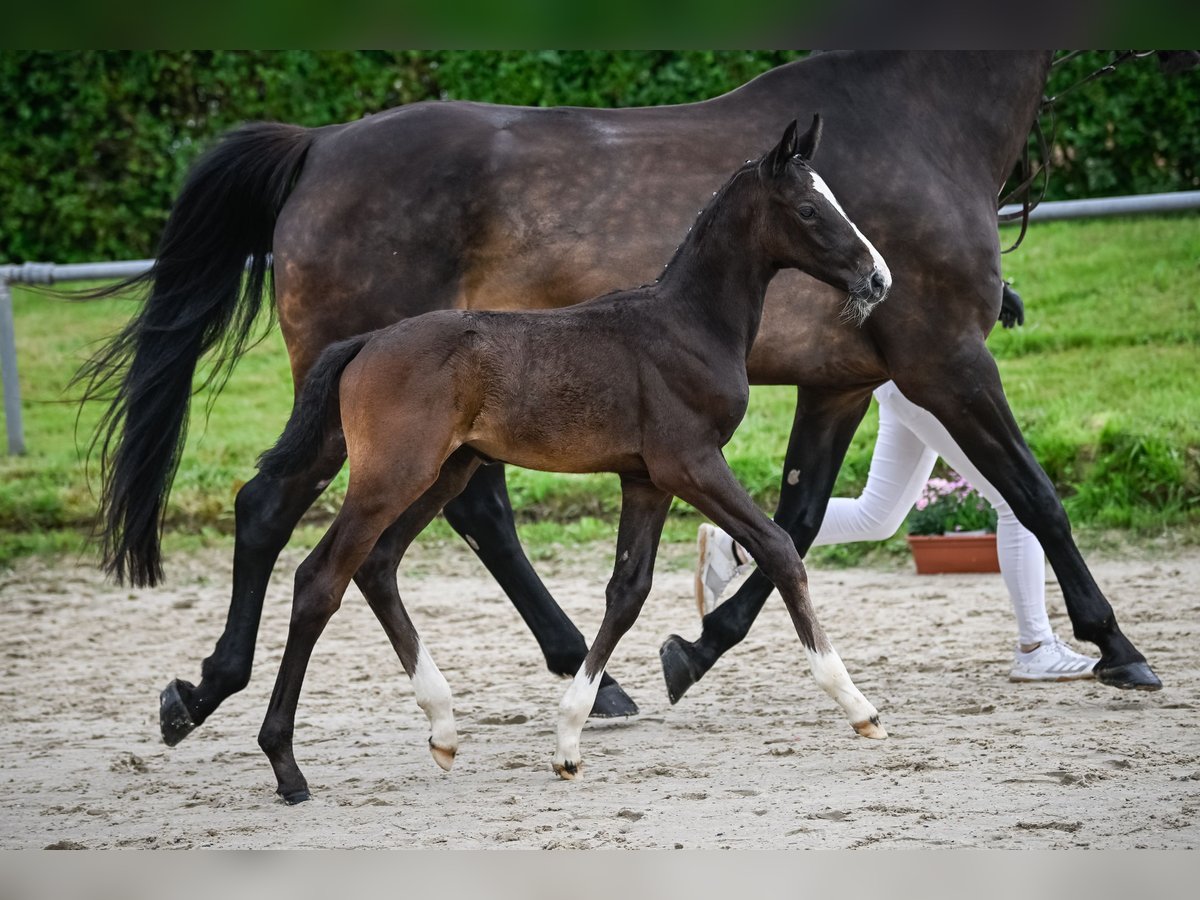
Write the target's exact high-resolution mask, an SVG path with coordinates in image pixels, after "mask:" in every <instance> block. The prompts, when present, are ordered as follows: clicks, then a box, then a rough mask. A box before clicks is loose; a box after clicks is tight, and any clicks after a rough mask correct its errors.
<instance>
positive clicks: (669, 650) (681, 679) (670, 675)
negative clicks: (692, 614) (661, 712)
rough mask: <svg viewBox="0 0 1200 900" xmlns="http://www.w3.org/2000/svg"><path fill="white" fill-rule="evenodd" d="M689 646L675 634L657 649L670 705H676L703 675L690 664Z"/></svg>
mask: <svg viewBox="0 0 1200 900" xmlns="http://www.w3.org/2000/svg"><path fill="white" fill-rule="evenodd" d="M690 648H691V645H690V644H689V643H688V642H687V641H685V640H684V639H683V638H681V637H680V636H679V635H677V634H673V635H671V636H670V637H669V638H667V639H666V640H665V641H663V645H662V646H661V647H659V648H658V656H659V658H660V659H661V660H662V667H663V678H665V679H666V681H667V696H668V697H670V698H671V703H672V704H674V703H678V702H679V698H680V697H682V696H683V695H684V694H686V693H687V689H688V688H690V687H691V686H692V685H693V684H695V683H696V682H697V681H699V680H700V676H701V675H703V674H704V673H703V672H701V671H699V670H698V668H697V667H696V666H695V665H694V664H693V663H692V660H691V656H690Z"/></svg>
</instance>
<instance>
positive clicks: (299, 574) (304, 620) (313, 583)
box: [292, 559, 342, 627]
mask: <svg viewBox="0 0 1200 900" xmlns="http://www.w3.org/2000/svg"><path fill="white" fill-rule="evenodd" d="M341 605H342V600H341V596H340V594H339V592H337V591H335V590H334V586H333V584H332V582H331V580H330V578H329V576H328V574H327V571H326V567H324V566H322V565H320V564H319V563H314V562H313V561H312V560H311V559H306V560H305V561H304V562H302V563H301V564H300V566H299V568H297V569H296V582H295V589H294V593H293V599H292V624H293V625H294V626H302V627H303V626H309V625H312V624H314V623H318V624H323V623H324V622H326V621H327V620H328V619H329V617H330V616H332V615H333V614H334V613H335V612H337V611H338V608H339V607H340V606H341Z"/></svg>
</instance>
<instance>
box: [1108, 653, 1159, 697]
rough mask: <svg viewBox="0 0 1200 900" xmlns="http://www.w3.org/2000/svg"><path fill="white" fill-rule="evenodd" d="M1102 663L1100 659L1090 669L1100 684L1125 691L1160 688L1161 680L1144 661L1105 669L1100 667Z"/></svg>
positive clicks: (1155, 689)
mask: <svg viewBox="0 0 1200 900" xmlns="http://www.w3.org/2000/svg"><path fill="white" fill-rule="evenodd" d="M1103 664H1104V661H1103V660H1101V661H1100V662H1098V663H1096V668H1095V669H1093V670H1092V671H1093V672H1095V673H1096V680H1098V681H1099V682H1100V683H1101V684H1107V685H1108V686H1109V687H1115V688H1121V689H1122V690H1126V691H1131V690H1132V691H1160V690H1162V682H1161V681H1159V680H1158V676H1157V675H1155V674H1154V670H1153V669H1151V668H1150V664H1149V663H1147V662H1145V661H1142V662H1131V663H1125V665H1123V666H1112V667H1111V668H1107V669H1104V668H1101V666H1102V665H1103Z"/></svg>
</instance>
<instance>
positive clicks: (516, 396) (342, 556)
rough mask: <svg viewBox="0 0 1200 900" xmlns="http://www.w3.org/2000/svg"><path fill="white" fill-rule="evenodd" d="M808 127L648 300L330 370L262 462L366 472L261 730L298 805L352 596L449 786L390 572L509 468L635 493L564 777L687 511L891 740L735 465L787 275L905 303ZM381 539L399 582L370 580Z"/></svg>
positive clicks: (303, 600)
mask: <svg viewBox="0 0 1200 900" xmlns="http://www.w3.org/2000/svg"><path fill="white" fill-rule="evenodd" d="M796 130H797V129H796V123H795V122H792V123H791V124H790V125H789V126H788V127H787V130H786V131H785V132H784V135H783V138H782V140H781V141H780V142H779V143H778V144H777V145H776V146H775V147H774V149H772V150H771V151H770V152H768V153H767V154H765V155H764V156H763V157H761V158H760V159H755V160H752V161H750V162H748V163H746V164H745V165H743V166H741V167H740V168H739V169H738V170H737V171H736V172H735V173H734V175H733V176H732V178H730V180H729V181H728V182H726V184H725V186H724V187H722V188H721V189H720V190H719V191H717V192H716V194H715V197H714V199H713V200H712V201H711V202H710V203H709V204H708V205H707V206H706V207H705V208H704V209H703V210H702V211H701V213H700V215H699V217H698V218H697V220H696V223H695V225H694V226H693V227H692V228H691V229H690V230H689V232H688V235H687V237H686V238H685V240H684V242H683V243H682V244H681V245H680V247H679V249H678V250H677V251H676V253H675V255H674V257H673V258H672V259H671V262H670V263H669V264H668V265H667V267H666V268H665V270H664V271H663V273H662V275H661V276H660V277H659V279H658V280H657V281H655V282H654V283H652V284H647V285H644V286H642V287H640V288H636V289H634V290H629V291H619V292H615V293H609V294H605V295H604V296H601V297H597V298H595V299H593V300H590V301H588V302H586V303H581V304H579V305H577V306H571V307H569V308H567V309H565V310H551V311H537V312H527V311H526V312H520V311H509V312H478V311H474V310H444V311H437V312H430V313H428V314H426V315H423V316H418V317H416V318H413V319H406V320H404V321H401V322H399V323H397V324H395V325H391V326H389V327H387V328H384V329H381V330H379V331H375V332H373V333H371V334H366V335H361V336H358V337H354V338H351V339H349V340H346V341H342V342H340V343H337V344H334V345H333V346H331V347H329V348H328V349H326V350H325V351H324V353H322V355H321V356H320V357H319V358H318V360H317V362H316V364H315V365H314V366H313V367H312V369H311V371H310V372H309V374H308V378H307V380H306V382H305V385H304V388H303V390H302V392H301V394H300V397H299V400H298V402H297V403H296V406H295V408H294V410H293V412H292V417H291V419H290V420H289V421H288V424H287V427H286V428H285V429H284V432H283V435H282V436H281V437H280V438H279V442H278V443H277V444H276V445H275V447H274V448H273V449H272V450H270V451H268V452H267V453H266V454H264V455H263V458H262V460H261V464H260V468H261V470H262V471H263V472H265V473H268V474H270V475H272V476H274V477H276V478H286V477H287V476H289V475H292V474H295V473H297V472H305V471H308V469H309V468H310V467H311V466H312V464H313V462H314V461H315V459H316V458H317V457H318V456H319V455H320V453H321V451H322V448H323V447H324V446H325V445H326V444H327V443H328V442H329V441H331V440H333V441H336V440H339V438H340V439H344V441H345V448H346V454H347V456H348V458H349V460H350V483H349V486H348V488H347V490H346V500H345V503H344V504H343V505H342V508H341V510H340V511H339V512H338V514H337V517H336V518H335V519H334V521H333V524H332V525H331V526H330V528H329V531H328V532H327V533H326V535H325V537H323V538H322V539H321V541H320V543H318V544H317V546H316V548H315V549H314V550H313V551H312V553H311V554H310V555H309V556H308V558H307V559H306V560H305V561H304V562H303V563H302V564H301V565H300V568H299V569H298V570H297V571H296V588H295V594H294V597H293V601H292V604H293V605H292V618H291V624H290V626H289V629H288V638H287V645H286V646H285V648H284V651H283V660H282V662H281V663H280V667H279V676H278V678H277V680H276V682H275V690H274V692H273V693H272V695H271V702H270V706H269V707H268V709H267V715H266V719H265V720H264V722H263V726H262V730H261V732H260V733H259V745H260V746H261V747H262V749H263V751H264V752H265V753H266V754H267V757H268V758H269V759H270V761H271V765H272V767H273V768H274V770H275V775H276V778H277V779H278V791H279V794H280V795H281V796H282V797H283V798H284V799H285V800H286V801H288V802H289V803H297V802H300V801H303V800H307V799H308V798H309V792H308V784H307V782H306V781H305V778H304V776H303V774H302V773H301V772H300V769H299V767H298V766H297V765H296V759H295V755H294V753H293V748H292V736H293V731H294V729H295V717H296V703H297V700H298V699H299V696H300V690H301V685H302V683H303V681H304V672H305V668H306V665H307V662H308V658H309V656H310V654H311V653H312V649H313V646H314V645H315V643H316V641H317V639H318V638H319V636H320V634H321V631H322V629H323V628H324V627H325V623H326V622H328V621H329V617H330V616H331V615H333V613H334V612H335V611H336V610H337V609H338V607H339V605H340V603H341V598H342V595H343V593H344V592H345V590H346V587H347V585H348V584H349V582H350V579H351V578H354V579H355V580H356V581H357V582H358V584H359V586H360V587H361V588H362V590H363V593H364V595H365V596H366V597H367V598H368V602H369V603H370V606H371V609H372V611H373V612H374V613H375V615H376V617H377V618H378V619H379V621H380V623H381V624H382V625H383V628H384V630H385V631H386V632H387V635H388V638H389V639H390V640H391V642H392V646H393V647H394V648H395V650H396V653H397V655H398V656H399V657H400V661H401V664H402V665H403V666H404V670H405V671H406V672H407V673H408V675H409V677H410V678H411V679H412V681H413V686H414V692H415V694H416V698H417V702H418V704H419V705H420V706H421V707H422V708H423V709H424V710H425V713H426V715H427V716H428V717H429V723H430V730H431V736H430V738H429V747H430V751H431V752H432V753H433V756H434V759H435V761H436V762H437V763H438V765H440V766H441V767H442V768H443V769H449V768H450V766H451V764H452V763H453V760H454V755H455V752H456V750H457V748H458V738H457V735H456V732H455V728H454V716H453V711H452V708H451V700H450V688H449V686H448V685H447V683H446V680H445V678H444V677H443V676H442V675H441V673H440V672H439V671H438V669H437V666H436V665H434V662H433V659H432V658H431V656H430V654H429V652H428V651H427V650H426V649H425V648H424V646H423V645H422V644H421V641H420V639H419V638H418V637H417V633H416V630H415V629H414V627H413V624H412V622H411V621H410V620H409V618H408V615H407V614H406V613H405V611H404V605H403V603H402V602H401V600H400V594H399V592H398V591H397V589H396V577H395V576H396V572H395V567H394V566H393V565H392V564H391V561H393V560H398V559H400V558H401V557H403V555H404V551H405V550H406V549H407V547H408V545H409V544H410V543H411V542H412V540H413V539H414V538H415V537H416V536H417V534H418V533H420V531H421V530H422V529H423V528H424V527H425V526H426V525H428V524H429V522H430V521H431V520H432V518H433V517H434V516H435V515H437V513H438V511H439V510H440V509H441V508H442V506H443V504H444V503H445V502H446V501H447V500H449V499H451V498H453V497H455V496H457V495H458V494H459V493H460V492H461V491H462V489H463V487H464V485H465V484H466V482H467V480H468V479H469V478H470V477H471V475H472V474H474V472H475V470H476V468H478V467H479V465H480V464H481V462H485V461H492V460H502V461H504V462H509V463H514V464H516V465H520V466H525V467H527V468H535V469H542V470H547V471H555V472H616V473H618V474H619V475H620V476H621V521H620V526H619V528H618V532H617V547H616V563H615V566H614V569H613V574H612V578H611V579H610V580H609V583H608V588H607V590H606V591H605V609H604V618H603V621H602V622H601V624H600V629H599V631H598V632H597V634H596V639H595V641H594V642H593V643H592V647H591V650H589V651H588V654H587V657H586V658H585V659H584V661H583V665H582V666H581V667H580V668H579V671H578V672H577V673H576V675H575V678H574V680H573V681H572V682H571V685H570V687H568V688H567V692H566V694H565V695H564V697H563V699H562V702H561V704H560V705H559V710H558V747H557V750H556V752H555V756H554V762H553V766H554V771H555V772H557V773H558V774H559V775H560V776H561V777H563V778H566V779H571V778H574V777H575V776H576V774H577V773H578V772H579V768H580V765H581V763H582V758H581V756H580V752H579V737H580V732H581V730H582V728H583V724H584V722H585V720H586V719H587V716H588V712H589V710H591V708H592V704H593V703H594V701H595V698H596V693H597V691H598V690H599V686H600V677H601V675H602V674H603V672H604V667H605V664H606V663H607V662H608V659H609V657H610V655H611V654H612V652H613V649H614V648H615V647H616V644H617V642H618V641H619V640H620V639H621V637H622V635H624V634H625V632H627V631H628V630H629V628H630V627H632V625H633V623H634V622H635V621H636V619H637V616H638V613H639V612H640V610H641V607H642V603H643V602H644V601H645V599H646V596H647V594H648V593H649V592H650V584H651V579H652V576H653V572H654V557H655V554H656V552H657V550H658V542H659V537H660V535H661V533H662V527H663V523H664V522H665V521H666V517H667V511H668V510H669V508H670V505H671V498H672V496H677V497H680V498H682V499H684V500H686V501H687V502H689V503H691V504H692V505H693V506H695V507H696V508H697V509H700V510H702V511H703V512H704V513H705V514H706V515H708V516H710V517H711V518H713V519H714V520H715V521H717V522H720V523H721V524H722V526H724V527H726V528H728V529H729V530H730V532H731V533H733V534H736V535H737V536H738V539H739V540H745V541H747V544H746V546H747V547H752V548H753V550H752V551H751V552H753V553H755V559H756V560H757V559H761V563H760V564H761V565H763V566H764V567H765V568H766V570H767V571H768V572H769V573H770V575H771V579H772V581H773V582H774V584H775V585H776V586H777V587H778V588H779V592H780V593H781V594H782V595H783V599H784V602H785V604H786V605H787V608H788V612H789V613H790V614H791V616H792V621H793V623H794V624H795V626H796V633H797V634H798V635H799V636H800V640H801V642H802V643H803V644H804V649H805V651H806V653H807V654H808V659H809V663H810V665H811V667H812V672H813V676H814V678H815V679H816V682H817V684H818V685H820V686H821V688H822V689H824V690H825V692H826V693H827V694H829V696H830V697H832V698H833V699H834V700H835V701H836V702H837V703H838V705H839V706H841V707H842V709H843V710H844V711H845V712H846V715H847V716H848V717H849V719H850V722H851V724H852V725H853V726H854V729H855V730H856V731H857V732H858V733H859V734H862V735H864V736H866V737H872V738H883V737H886V736H887V732H886V731H884V729H883V727H882V726H881V725H880V723H879V716H878V713H877V712H876V710H875V707H874V706H872V705H871V704H870V703H869V702H868V701H867V699H866V698H865V697H864V696H863V695H862V694H861V693H860V692H859V691H858V689H857V688H856V687H855V686H854V684H853V682H852V681H851V680H850V676H849V675H848V674H847V672H846V667H845V666H844V665H843V664H842V661H841V659H840V657H838V655H837V653H836V651H835V650H834V649H833V647H832V645H831V644H830V643H829V640H828V638H827V637H826V636H825V633H824V631H823V630H822V628H821V625H820V623H819V622H818V621H817V619H816V616H815V615H814V613H813V609H812V605H811V603H810V602H809V596H808V580H807V577H806V576H805V572H804V563H803V562H801V560H800V555H799V553H797V551H796V547H795V545H794V544H793V543H792V541H791V538H790V537H789V536H788V534H787V532H785V531H784V530H783V529H782V528H780V527H779V526H778V525H776V524H775V523H774V522H772V521H771V520H770V519H769V518H767V516H766V515H765V514H763V513H762V512H761V511H760V510H759V509H758V508H757V507H756V506H755V505H754V502H753V500H751V498H750V496H749V495H748V494H747V493H746V491H745V489H744V488H742V486H741V485H740V484H738V482H737V479H736V478H734V476H733V473H732V472H731V471H730V469H729V467H728V465H726V463H725V458H724V456H723V455H722V453H721V447H722V446H724V444H725V443H726V442H727V441H728V440H729V438H730V437H732V436H733V432H734V429H735V428H737V426H738V423H740V422H741V420H742V416H743V415H744V414H745V412H746V404H747V403H748V402H749V399H750V384H749V381H748V379H747V376H746V357H747V355H748V354H749V353H750V347H751V345H752V344H753V343H754V337H755V335H756V334H757V333H758V327H759V323H760V322H761V320H762V313H763V303H764V300H765V298H766V293H767V285H768V283H770V281H771V279H772V278H774V277H775V273H776V272H778V271H779V270H780V269H783V268H796V269H800V270H802V271H804V272H807V273H808V274H809V275H811V276H813V277H815V278H819V279H820V280H821V281H823V282H825V283H826V284H829V285H831V286H832V287H833V288H834V289H835V290H837V291H838V292H839V293H840V294H842V295H843V296H844V297H845V298H846V303H847V312H848V314H849V316H850V317H851V318H853V319H854V320H856V321H861V320H864V319H865V318H866V317H867V316H868V315H869V314H870V311H871V309H872V307H873V306H875V305H876V304H877V303H879V302H880V301H882V300H883V299H884V297H885V296H886V294H887V291H888V288H889V287H890V286H891V280H892V279H891V273H890V272H889V271H888V268H887V265H886V264H885V263H884V262H883V259H882V258H881V257H880V255H879V253H878V252H877V251H876V250H875V248H874V247H873V246H871V244H870V242H869V241H868V240H867V239H866V238H865V237H863V234H862V232H860V231H859V230H858V229H857V228H856V227H855V226H854V225H853V224H852V223H851V222H850V220H849V219H847V218H846V216H845V214H844V213H843V212H842V210H841V208H840V207H839V206H838V203H837V200H835V199H834V196H833V194H832V193H831V192H830V190H829V188H828V187H827V186H826V185H825V183H824V181H823V180H822V179H821V177H820V175H818V174H817V173H816V172H815V171H814V170H813V168H812V167H811V165H810V159H811V157H812V154H813V153H814V152H815V150H816V147H817V143H818V141H819V139H820V134H821V121H820V117H819V116H815V117H814V119H813V124H812V127H811V128H810V129H809V130H808V131H807V132H806V133H805V134H804V135H803V136H802V137H799V138H798V137H797V135H796ZM672 152H673V151H672ZM339 420H340V426H341V427H340V435H339V428H338V425H339ZM379 541H383V542H385V543H386V544H387V551H388V552H387V555H386V557H384V558H385V559H386V560H387V561H388V564H387V565H384V566H377V567H372V566H370V565H369V564H367V565H364V564H365V563H367V559H368V557H369V556H370V555H371V553H372V548H374V547H375V546H376V543H377V542H379ZM759 553H762V554H763V556H762V557H761V558H760V557H759V556H758V554H759Z"/></svg>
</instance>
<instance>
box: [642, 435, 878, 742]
mask: <svg viewBox="0 0 1200 900" xmlns="http://www.w3.org/2000/svg"><path fill="white" fill-rule="evenodd" d="M667 479H668V480H666V481H663V482H662V483H663V484H664V486H666V487H669V488H670V489H671V490H672V491H673V492H674V493H675V494H676V495H678V496H679V497H680V499H682V500H685V501H687V502H688V503H690V504H692V506H694V507H696V509H698V510H700V512H702V513H704V514H705V515H706V516H708V517H709V518H710V519H712V520H713V521H714V522H716V523H717V524H718V525H719V526H721V527H722V528H723V529H725V531H727V532H728V533H729V534H730V535H732V536H733V538H734V539H735V540H737V541H738V542H740V543H741V544H742V546H743V547H745V548H746V549H747V550H748V551H749V553H750V555H751V556H752V557H753V558H754V561H755V562H756V563H758V566H759V568H760V569H762V570H763V572H764V573H765V574H766V575H767V577H768V578H769V579H770V580H771V582H772V583H773V584H774V585H775V586H776V587H777V588H779V593H780V594H781V595H782V596H783V602H784V603H785V604H786V606H787V610H788V613H789V614H790V615H791V617H792V624H793V625H794V626H795V628H796V633H797V634H798V635H799V636H800V641H801V643H803V644H804V650H805V653H806V654H807V655H808V662H809V665H810V667H811V668H812V673H813V678H814V679H815V680H816V682H817V684H818V685H819V686H820V687H821V689H822V690H823V691H825V693H826V694H828V695H829V696H830V697H831V698H833V700H834V701H835V702H836V703H837V704H838V706H840V707H841V708H842V709H843V710H844V711H845V713H846V716H847V718H849V720H850V724H851V725H852V726H853V727H854V730H855V731H857V732H858V733H859V734H861V735H862V736H863V737H869V738H885V737H887V732H886V731H885V730H884V729H883V726H882V725H881V724H880V723H879V713H878V712H877V711H876V709H875V707H874V706H872V705H871V703H870V702H869V701H868V700H867V698H866V697H864V696H863V695H862V693H861V692H860V691H859V690H858V688H856V687H855V686H854V682H853V681H851V680H850V675H849V674H848V673H847V672H846V667H845V665H844V664H843V663H842V660H841V657H839V656H838V654H837V651H836V650H834V649H833V645H832V644H831V643H830V642H829V639H828V638H827V637H826V636H825V631H824V629H823V628H822V627H821V624H820V622H818V621H817V617H816V613H815V612H814V611H813V608H812V603H811V601H810V599H809V594H808V575H807V573H806V572H805V570H804V563H803V561H802V560H801V559H800V554H799V553H797V552H796V546H795V544H793V543H792V539H791V538H790V537H789V536H788V534H787V532H785V531H784V530H783V529H782V528H780V527H779V526H778V525H777V524H775V523H774V522H772V521H771V520H770V519H768V518H767V517H766V516H765V515H764V514H763V513H762V512H761V511H760V510H759V509H758V507H757V506H755V505H754V501H753V500H751V499H750V496H749V495H748V494H747V493H746V491H745V489H744V488H743V487H742V486H741V485H740V484H738V482H737V479H736V478H734V477H733V473H732V472H731V471H730V470H729V467H728V465H726V463H725V460H724V458H722V457H721V455H720V454H719V453H718V454H713V455H712V456H710V457H707V458H704V459H701V460H697V461H695V462H694V463H692V464H690V465H685V466H684V467H683V469H682V471H680V470H678V469H677V468H673V469H672V471H671V472H670V473H669V474H668V475H667Z"/></svg>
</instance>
